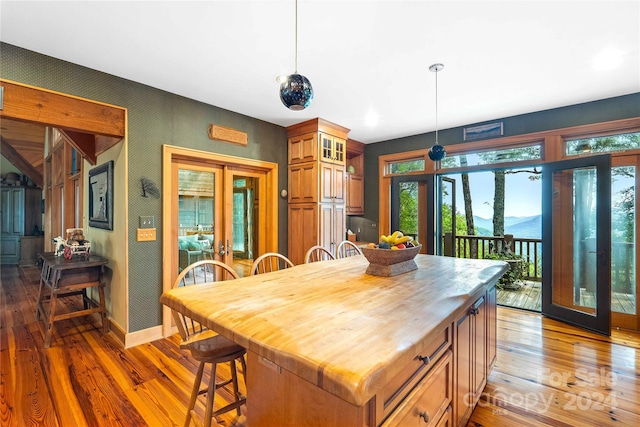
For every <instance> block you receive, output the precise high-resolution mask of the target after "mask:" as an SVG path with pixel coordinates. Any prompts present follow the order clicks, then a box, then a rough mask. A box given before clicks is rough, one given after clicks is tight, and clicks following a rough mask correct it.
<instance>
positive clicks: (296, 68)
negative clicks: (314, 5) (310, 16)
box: [295, 0, 298, 74]
mask: <svg viewBox="0 0 640 427" xmlns="http://www.w3.org/2000/svg"><path fill="white" fill-rule="evenodd" d="M295 70H296V74H298V0H296V67H295Z"/></svg>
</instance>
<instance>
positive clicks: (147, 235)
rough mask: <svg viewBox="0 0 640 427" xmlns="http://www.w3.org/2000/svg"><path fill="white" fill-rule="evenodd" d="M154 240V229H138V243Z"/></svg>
mask: <svg viewBox="0 0 640 427" xmlns="http://www.w3.org/2000/svg"><path fill="white" fill-rule="evenodd" d="M154 240H156V229H155V228H138V242H153V241H154Z"/></svg>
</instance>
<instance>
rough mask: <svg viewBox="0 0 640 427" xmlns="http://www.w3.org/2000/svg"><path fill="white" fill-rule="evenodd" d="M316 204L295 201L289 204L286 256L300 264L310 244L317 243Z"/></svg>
mask: <svg viewBox="0 0 640 427" xmlns="http://www.w3.org/2000/svg"><path fill="white" fill-rule="evenodd" d="M318 231H319V230H318V204H316V203H295V204H290V205H289V250H288V252H287V255H288V258H289V259H290V260H291V261H292V262H293V263H294V264H302V263H303V262H304V256H305V254H306V252H307V250H309V248H310V247H311V246H314V245H317V244H318V238H319V235H318Z"/></svg>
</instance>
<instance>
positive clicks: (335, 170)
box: [320, 163, 345, 203]
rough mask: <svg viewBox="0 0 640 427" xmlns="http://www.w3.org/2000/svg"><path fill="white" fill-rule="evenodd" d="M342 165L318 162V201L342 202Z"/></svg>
mask: <svg viewBox="0 0 640 427" xmlns="http://www.w3.org/2000/svg"><path fill="white" fill-rule="evenodd" d="M344 176H345V173H344V166H341V165H333V164H329V163H320V202H322V203H344V192H345V178H344Z"/></svg>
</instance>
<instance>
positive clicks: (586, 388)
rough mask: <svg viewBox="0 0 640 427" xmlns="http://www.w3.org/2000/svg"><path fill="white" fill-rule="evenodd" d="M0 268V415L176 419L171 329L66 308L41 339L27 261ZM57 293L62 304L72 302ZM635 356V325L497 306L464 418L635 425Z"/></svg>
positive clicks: (91, 421) (10, 422)
mask: <svg viewBox="0 0 640 427" xmlns="http://www.w3.org/2000/svg"><path fill="white" fill-rule="evenodd" d="M1 273H2V274H1V281H0V425H2V426H11V427H14V426H15V427H22V426H63V427H66V426H126V427H136V426H181V425H182V423H183V420H184V415H185V407H186V404H187V401H188V397H189V393H190V388H191V385H192V381H193V378H194V375H195V371H196V364H195V363H194V361H193V360H192V359H191V358H190V357H189V356H188V355H187V354H186V353H183V352H182V351H180V349H179V348H178V345H177V343H178V339H177V336H174V337H171V338H170V339H162V340H158V341H155V342H152V343H148V344H144V345H140V346H137V347H134V348H131V349H128V350H124V349H122V348H120V347H119V345H118V344H117V343H116V341H115V340H114V339H113V337H112V336H111V334H107V335H102V334H101V332H100V328H99V325H98V324H93V323H91V322H90V321H89V320H88V319H86V318H78V319H70V320H64V321H61V322H59V323H58V325H57V326H56V329H55V331H54V333H53V337H52V344H51V348H49V349H46V350H44V349H42V341H43V338H42V331H41V327H40V325H39V324H38V323H36V322H35V321H34V313H35V300H36V294H37V275H38V272H37V270H36V269H35V268H30V269H27V270H26V272H25V273H24V274H23V275H22V277H23V278H21V275H20V274H19V270H18V268H16V267H6V266H3V267H2V272H1ZM78 299H79V298H78ZM68 300H69V301H67V308H72V307H73V306H74V305H75V304H78V305H79V301H77V302H76V301H75V300H73V298H68ZM639 367H640V335H639V334H633V333H627V332H621V331H614V333H613V335H612V336H611V337H603V336H600V335H596V334H592V333H589V332H585V331H583V330H580V329H577V328H574V327H571V326H568V325H565V324H562V323H559V322H556V321H553V320H550V319H547V318H543V317H541V316H540V315H539V314H536V313H532V312H527V311H522V310H515V309H509V308H503V307H500V308H499V309H498V360H497V363H496V367H495V368H494V370H493V372H492V374H491V376H490V377H489V381H488V384H487V387H486V389H485V391H484V394H483V396H482V398H481V400H480V403H479V405H478V407H477V408H476V410H475V412H474V413H473V416H472V419H471V421H470V423H469V426H514V425H520V426H567V427H568V426H636V425H640V408H639V405H638V402H639V401H640V375H638V369H640V368H639ZM221 374H222V375H228V372H222V373H221ZM243 391H244V389H243ZM223 398H230V396H229V395H228V394H227V395H226V396H225V397H223ZM248 398H249V399H251V397H250V396H248ZM219 403H220V402H219ZM243 411H244V408H243ZM203 412H204V411H203V409H202V408H201V407H200V408H198V413H199V414H200V416H202V415H203ZM245 420H246V419H245V416H244V415H242V416H240V417H239V418H236V416H235V413H232V414H227V416H226V417H224V416H223V417H221V418H219V419H218V421H219V422H220V425H224V426H238V427H240V426H246V421H245ZM192 425H193V424H192ZM274 427H275V426H274Z"/></svg>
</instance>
